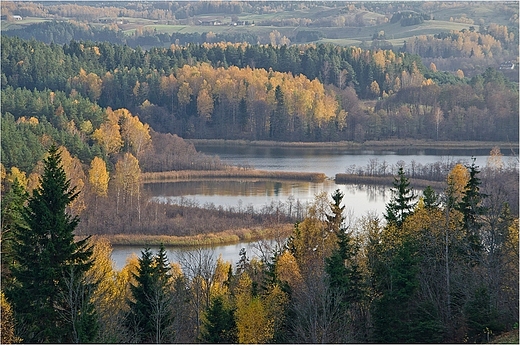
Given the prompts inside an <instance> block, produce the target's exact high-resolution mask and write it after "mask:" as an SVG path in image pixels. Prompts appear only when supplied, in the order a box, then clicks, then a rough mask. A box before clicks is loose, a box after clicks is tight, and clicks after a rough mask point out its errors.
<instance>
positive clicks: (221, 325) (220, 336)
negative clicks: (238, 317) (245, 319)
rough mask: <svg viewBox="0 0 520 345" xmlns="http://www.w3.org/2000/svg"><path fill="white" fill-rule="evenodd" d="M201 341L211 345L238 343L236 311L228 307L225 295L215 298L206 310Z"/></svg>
mask: <svg viewBox="0 0 520 345" xmlns="http://www.w3.org/2000/svg"><path fill="white" fill-rule="evenodd" d="M200 340H201V341H202V342H203V343H210V344H230V343H236V342H237V329H236V322H235V317H234V310H233V309H232V308H230V306H228V305H226V303H225V301H224V296H223V295H219V296H217V297H215V298H213V300H212V301H211V305H210V307H209V308H208V310H206V315H205V318H204V321H203V327H202V331H201V335H200Z"/></svg>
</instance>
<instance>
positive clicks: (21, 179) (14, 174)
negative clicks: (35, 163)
mask: <svg viewBox="0 0 520 345" xmlns="http://www.w3.org/2000/svg"><path fill="white" fill-rule="evenodd" d="M16 179H18V183H19V184H20V186H22V187H23V188H25V189H27V183H28V180H27V177H26V176H25V172H23V171H21V170H20V169H18V168H17V167H11V172H10V173H9V174H7V176H6V180H7V181H8V182H9V183H11V184H12V183H13V182H14V180H16Z"/></svg>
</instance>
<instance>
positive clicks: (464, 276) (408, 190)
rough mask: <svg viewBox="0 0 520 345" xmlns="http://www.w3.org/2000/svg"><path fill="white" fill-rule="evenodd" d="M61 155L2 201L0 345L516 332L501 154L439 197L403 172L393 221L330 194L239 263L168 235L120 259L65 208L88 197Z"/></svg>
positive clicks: (474, 336)
mask: <svg viewBox="0 0 520 345" xmlns="http://www.w3.org/2000/svg"><path fill="white" fill-rule="evenodd" d="M63 152H65V151H63V150H61V151H60V150H59V149H58V148H57V147H56V146H51V147H50V149H49V151H48V152H47V156H46V158H45V160H44V162H43V173H42V177H41V179H40V186H39V187H38V188H37V189H34V191H33V192H32V194H28V193H27V192H26V191H25V189H24V187H23V186H22V185H20V183H19V182H18V179H15V180H14V181H13V182H12V183H11V184H10V186H9V189H8V190H7V191H5V194H4V197H3V203H2V231H3V242H2V250H3V252H4V255H2V294H1V298H2V299H1V303H2V342H3V343H15V342H21V341H23V342H31V343H32V342H55V343H61V342H64V343H70V342H96V343H98V342H102V343H112V342H114V343H152V342H155V343H177V342H179V343H194V342H200V343H348V342H353V343H365V342H368V343H378V342H381V343H440V342H447V343H463V342H479V343H481V342H483V343H489V342H490V340H491V339H495V337H496V336H499V335H501V334H502V333H503V332H506V331H511V330H513V331H515V330H516V332H517V331H518V312H519V311H518V303H517V302H518V294H519V291H518V286H519V281H518V277H519V271H518V253H519V252H518V242H519V240H518V228H519V226H518V218H517V216H516V217H515V216H513V214H512V212H511V209H510V207H509V206H508V204H507V202H504V200H505V199H504V196H505V194H507V188H504V186H501V185H497V184H496V181H500V176H499V175H500V174H502V173H503V169H504V168H505V166H504V164H503V163H504V162H503V160H502V156H501V155H500V154H498V152H495V154H494V155H492V159H490V161H489V162H488V164H487V166H486V168H485V169H482V170H481V169H480V168H479V167H478V166H476V165H475V162H473V163H472V164H471V165H468V166H463V165H462V164H457V165H455V166H454V167H453V168H452V169H451V171H450V172H449V173H448V176H447V178H446V180H445V181H446V182H445V184H444V190H443V191H442V192H441V193H437V192H435V191H434V190H433V189H432V188H431V187H429V186H428V187H426V188H425V189H423V190H422V191H418V190H415V189H414V188H413V187H412V186H411V185H410V181H409V179H408V178H407V176H406V175H405V172H404V169H403V168H402V167H400V168H399V169H398V172H397V175H396V176H395V177H394V181H393V187H392V189H391V191H392V197H391V199H390V201H389V202H388V204H387V205H386V211H385V213H384V217H383V219H380V218H379V217H378V216H377V215H373V214H367V215H366V216H363V217H362V218H361V219H359V220H355V221H354V220H353V219H349V218H347V217H346V216H345V214H344V210H345V207H346V205H349V204H351V203H353V202H355V200H344V199H343V197H344V196H343V194H342V193H341V192H340V191H339V190H337V191H336V192H334V193H332V194H331V195H327V194H326V193H321V194H319V195H317V196H316V198H315V200H314V202H313V203H312V204H311V205H310V206H309V207H308V208H307V211H306V213H305V215H304V217H303V219H301V221H297V222H295V223H294V227H293V230H292V232H291V233H290V235H289V238H288V239H287V240H283V239H281V238H277V239H276V241H275V242H274V245H269V244H268V243H267V242H265V243H264V244H263V246H264V248H263V251H262V253H263V255H262V256H261V257H260V258H253V259H250V258H249V256H248V253H247V252H246V251H245V250H242V251H241V252H240V253H237V259H238V260H237V264H236V265H235V266H234V267H233V266H232V265H231V263H230V262H225V261H223V260H222V259H221V258H220V257H219V258H215V257H214V256H213V254H212V253H211V251H209V250H206V249H204V248H199V249H198V250H196V251H194V252H190V254H186V255H183V256H180V258H179V261H178V262H169V260H168V258H167V256H166V250H165V248H164V246H161V247H160V249H159V251H158V252H156V253H154V252H153V251H151V250H150V249H149V248H145V249H143V250H142V252H141V254H140V256H139V257H136V256H133V257H132V258H130V259H129V260H127V263H126V265H125V266H124V267H123V268H122V269H121V270H115V269H114V267H113V264H112V260H111V245H110V243H109V242H108V241H107V239H106V238H103V237H85V236H84V235H85V234H84V233H83V232H82V231H80V232H79V233H81V236H80V237H81V238H82V239H81V240H79V241H74V236H73V233H74V232H75V231H76V232H77V230H78V225H79V223H80V220H81V222H83V220H82V219H81V218H80V217H78V216H77V215H76V216H73V215H72V214H71V213H70V211H67V209H68V208H73V207H77V205H78V198H79V196H80V195H81V194H79V192H78V190H77V189H76V188H75V187H74V188H72V189H71V180H67V174H66V173H65V170H64V168H63V163H65V162H66V160H67V158H66V155H65V156H63ZM64 158H65V159H64ZM117 168H118V167H116V169H117ZM481 173H484V175H483V177H487V178H486V179H485V181H487V182H486V183H483V181H484V180H483V179H481V177H480V174H481ZM486 175H487V176H486ZM516 175H518V173H517V170H516ZM5 205H8V206H5ZM127 207H128V204H127ZM82 217H83V216H82ZM203 217H204V218H205V219H206V221H208V217H211V211H206V214H205V215H203ZM137 221H138V220H137V219H134V220H132V221H131V222H137ZM233 221H235V220H233ZM208 223H211V222H208ZM55 224H57V225H55ZM49 233H51V234H52V236H48V234H49ZM38 316H39V317H38ZM50 330H52V331H50Z"/></svg>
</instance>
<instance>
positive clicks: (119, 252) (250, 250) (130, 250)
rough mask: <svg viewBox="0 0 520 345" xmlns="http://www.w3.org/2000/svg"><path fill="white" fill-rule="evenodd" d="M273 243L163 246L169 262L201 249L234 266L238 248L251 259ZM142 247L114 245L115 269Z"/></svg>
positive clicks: (261, 253)
mask: <svg viewBox="0 0 520 345" xmlns="http://www.w3.org/2000/svg"><path fill="white" fill-rule="evenodd" d="M273 245H275V244H274V243H273V242H272V241H269V240H266V241H257V242H249V243H247V242H243V243H236V244H229V245H225V246H214V247H204V248H202V249H200V248H179V247H165V249H166V255H167V257H168V261H169V262H170V263H173V262H177V263H178V262H181V261H182V260H183V259H184V258H185V257H186V256H188V255H189V254H190V253H194V252H196V251H200V250H202V251H203V252H204V255H206V256H209V257H211V260H212V261H216V260H217V259H218V257H219V256H220V255H221V256H222V260H224V261H229V262H231V264H232V265H233V266H235V265H236V263H237V262H238V261H239V259H240V256H239V253H240V249H242V248H245V249H246V255H247V257H248V258H249V259H252V258H253V257H256V258H262V256H263V255H266V254H267V252H268V248H267V247H269V246H270V247H272V246H273ZM143 249H144V248H143V247H141V246H114V247H113V249H112V260H113V261H114V264H115V269H117V270H121V269H122V268H123V267H124V265H125V263H126V260H127V259H128V258H129V257H131V256H132V255H136V256H137V257H140V256H141V251H142V250H143ZM150 249H151V250H152V253H154V254H155V253H157V252H158V251H159V247H150Z"/></svg>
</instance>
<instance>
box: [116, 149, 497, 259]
mask: <svg viewBox="0 0 520 345" xmlns="http://www.w3.org/2000/svg"><path fill="white" fill-rule="evenodd" d="M196 148H197V150H198V151H201V152H203V153H206V154H210V155H218V156H219V157H220V159H221V160H222V161H224V162H226V163H228V164H231V165H238V166H247V167H252V168H255V169H260V170H282V171H304V172H323V173H325V174H326V175H327V176H328V177H329V179H327V180H325V181H324V182H320V183H314V182H296V181H283V180H280V181H277V180H263V179H244V180H228V179H210V180H208V179H206V180H204V179H200V180H195V181H178V182H167V183H154V184H146V185H145V190H147V191H148V192H150V193H151V195H153V196H154V197H155V198H156V200H158V201H160V202H172V203H181V202H186V201H189V202H191V203H196V204H198V205H200V206H204V205H208V204H213V205H215V206H223V207H234V208H246V207H253V208H255V209H259V208H262V207H264V206H266V205H268V204H270V203H273V202H274V203H279V202H281V203H289V202H292V203H294V202H296V201H299V202H301V203H303V204H305V203H310V202H312V200H314V197H315V195H316V194H317V193H320V192H322V191H325V192H327V194H329V195H330V194H331V193H332V192H333V191H334V190H336V189H340V190H341V191H342V192H343V193H344V194H345V197H344V198H343V203H344V205H345V206H346V209H347V211H348V212H349V213H350V214H351V215H352V216H354V217H355V218H359V217H361V216H363V215H365V214H366V213H367V212H374V213H375V214H377V215H380V216H382V214H383V212H384V210H385V204H386V203H387V202H388V199H389V197H390V191H389V188H390V186H386V187H381V186H363V185H344V184H336V183H335V182H334V181H333V180H332V179H333V178H334V176H335V175H336V174H337V173H343V172H345V171H346V170H347V169H348V168H349V167H352V166H353V165H355V166H357V167H365V166H366V165H367V164H368V163H369V162H370V161H371V160H377V161H378V162H379V163H381V162H383V161H384V162H386V163H387V164H388V165H389V166H393V165H396V163H397V162H399V161H403V162H404V163H405V164H406V165H409V164H411V162H412V161H415V162H416V163H420V164H422V165H425V164H429V163H435V162H449V161H455V162H457V161H462V162H464V163H469V162H470V161H471V157H472V156H474V157H476V164H477V165H479V166H481V167H482V166H485V165H486V162H487V158H488V153H489V151H490V150H450V151H447V150H425V149H422V150H415V149H406V150H399V151H390V150H389V151H352V150H345V149H333V148H311V149H309V148H265V147H247V146H240V147H229V146H206V145H205V146H200V147H196ZM242 247H246V248H247V249H248V256H254V255H255V253H254V252H255V249H254V247H255V244H247V243H240V244H235V245H228V246H218V247H214V248H213V249H212V253H213V256H214V257H215V259H216V258H217V257H218V255H219V254H222V256H223V258H224V259H225V260H227V261H232V262H233V263H236V262H237V261H238V259H239V255H238V253H239V252H240V249H241V248H242ZM152 249H153V250H154V251H155V252H156V251H157V248H152ZM141 250H142V247H139V246H124V247H120V246H117V247H114V250H113V254H112V258H113V259H114V261H115V263H116V267H117V268H118V269H120V268H122V267H123V266H124V264H125V261H126V259H127V257H128V256H130V255H131V254H136V255H138V256H140V252H141ZM167 250H168V255H169V259H170V260H171V261H178V256H179V253H181V252H183V251H186V249H178V248H167ZM208 250H209V249H208Z"/></svg>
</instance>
